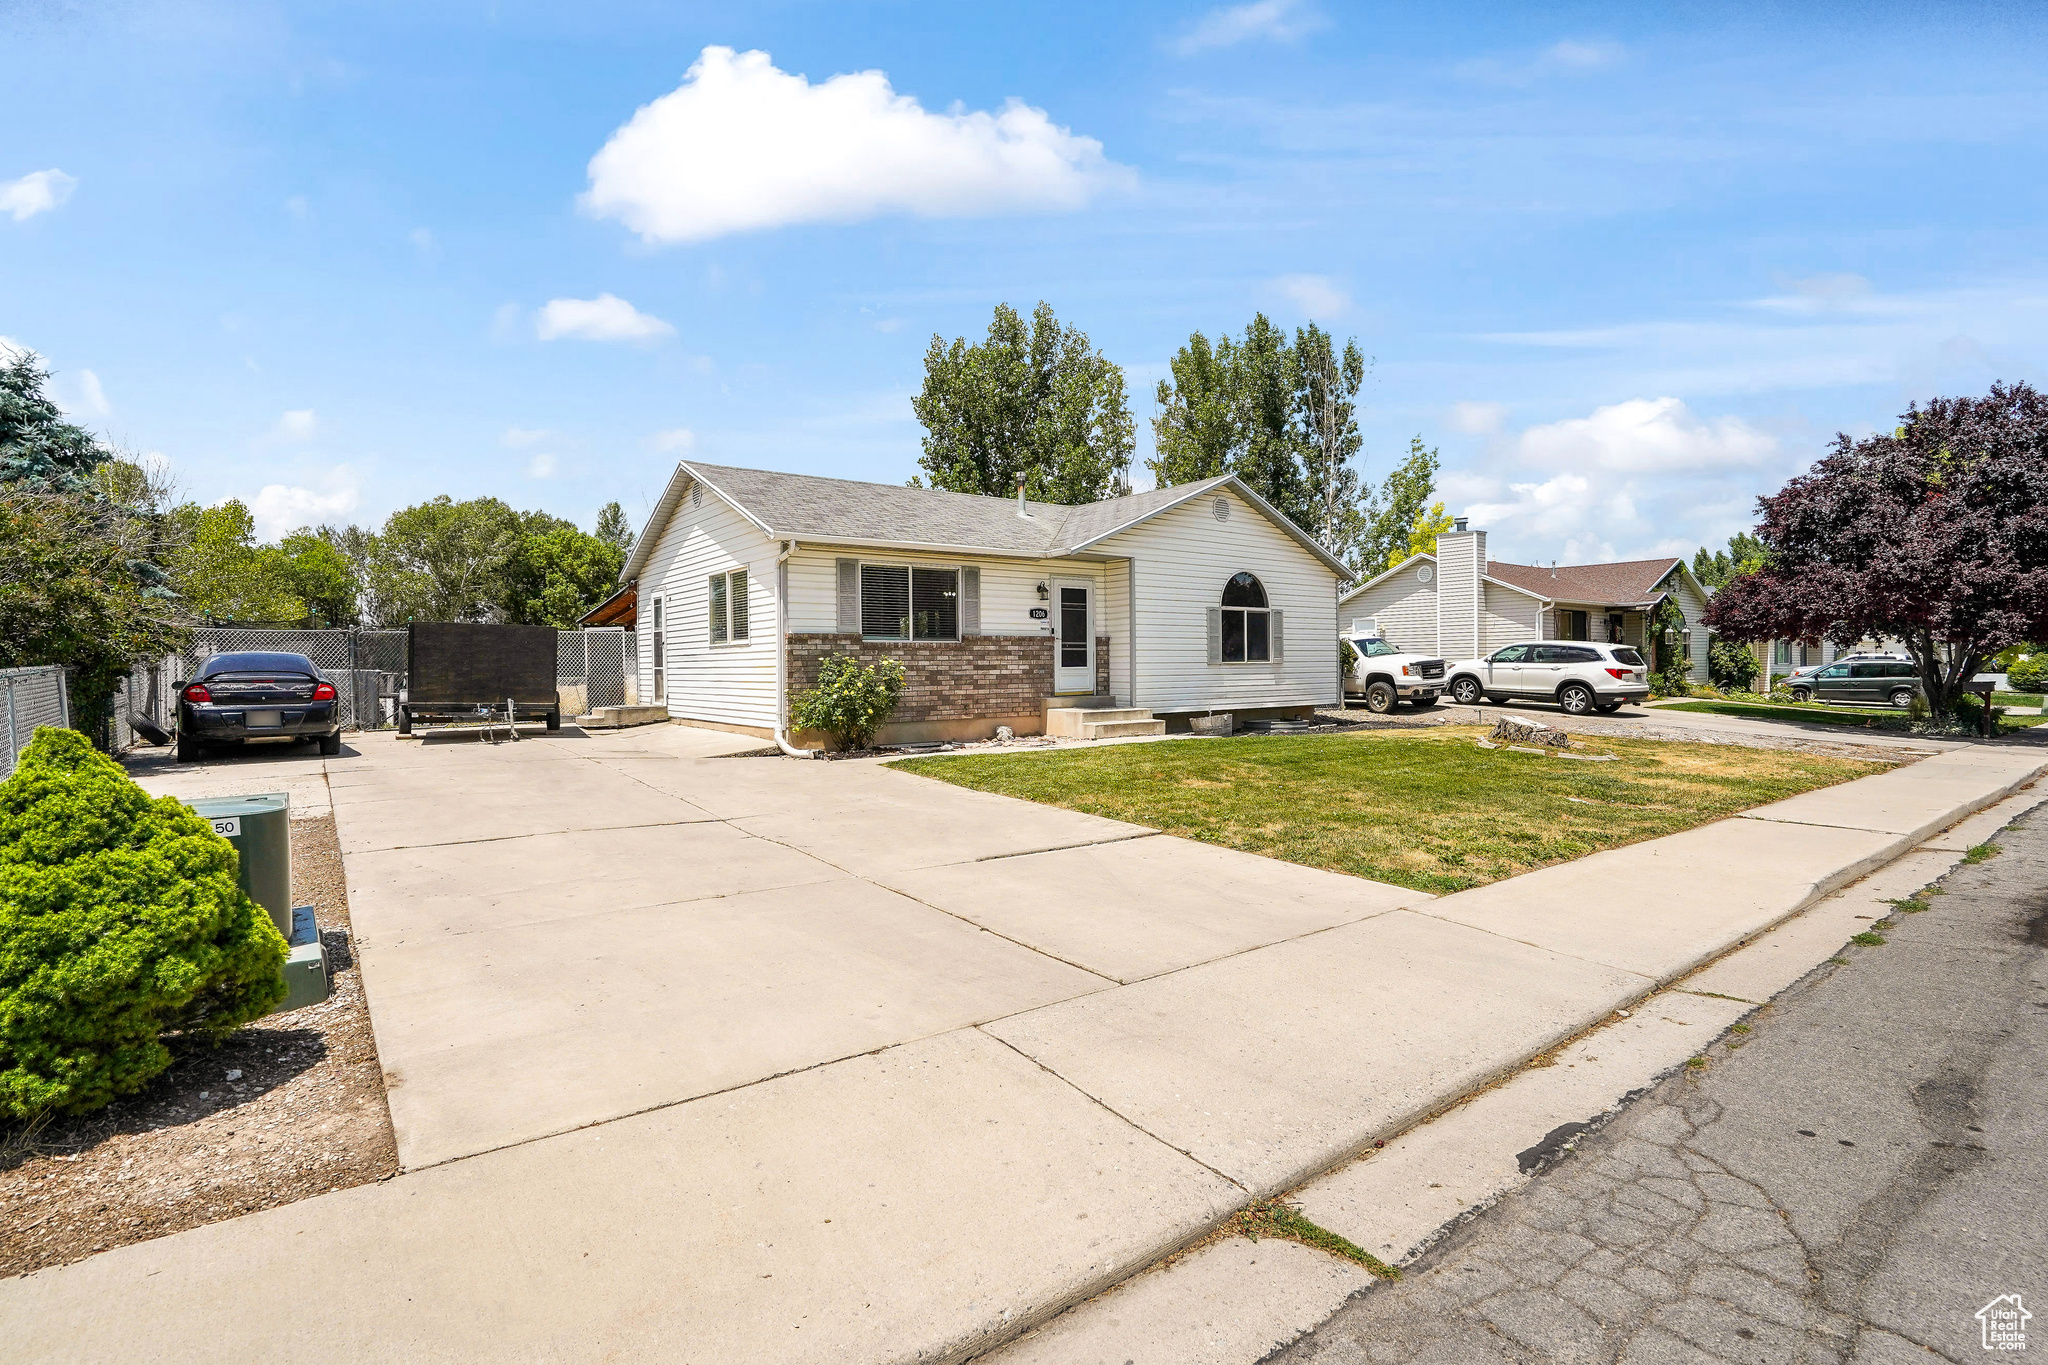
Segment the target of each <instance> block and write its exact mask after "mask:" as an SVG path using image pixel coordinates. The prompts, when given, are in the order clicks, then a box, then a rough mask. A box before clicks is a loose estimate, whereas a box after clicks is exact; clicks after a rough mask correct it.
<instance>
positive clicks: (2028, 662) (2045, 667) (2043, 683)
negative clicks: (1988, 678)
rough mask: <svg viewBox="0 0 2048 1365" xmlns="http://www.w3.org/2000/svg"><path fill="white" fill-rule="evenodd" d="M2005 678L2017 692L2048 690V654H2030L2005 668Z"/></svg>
mask: <svg viewBox="0 0 2048 1365" xmlns="http://www.w3.org/2000/svg"><path fill="white" fill-rule="evenodd" d="M2005 680H2006V682H2007V683H2009V684H2011V686H2012V690H2013V691H2015V692H2041V691H2048V654H2029V655H2028V656H2027V657H2026V658H2024V659H2021V660H2019V661H2018V662H2017V663H2015V664H2014V665H2013V666H2012V667H2011V668H2008V669H2007V670H2005Z"/></svg>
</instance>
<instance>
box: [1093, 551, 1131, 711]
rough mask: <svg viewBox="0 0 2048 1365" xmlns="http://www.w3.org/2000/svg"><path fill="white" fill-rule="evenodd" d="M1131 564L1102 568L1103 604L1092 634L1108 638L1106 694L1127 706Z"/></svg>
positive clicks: (1127, 562)
mask: <svg viewBox="0 0 2048 1365" xmlns="http://www.w3.org/2000/svg"><path fill="white" fill-rule="evenodd" d="M1130 631H1131V564H1130V561H1129V560H1118V561H1116V562H1115V563H1112V564H1106V565H1104V566H1103V574H1102V603H1101V605H1100V606H1099V607H1097V608H1096V613H1095V633H1096V634H1097V635H1098V636H1101V635H1106V636H1108V637H1109V692H1110V695H1111V696H1113V697H1116V698H1117V699H1118V700H1119V701H1121V702H1123V703H1124V704H1126V705H1128V704H1129V702H1130V696H1131V646H1130V641H1129V638H1128V637H1129V635H1130Z"/></svg>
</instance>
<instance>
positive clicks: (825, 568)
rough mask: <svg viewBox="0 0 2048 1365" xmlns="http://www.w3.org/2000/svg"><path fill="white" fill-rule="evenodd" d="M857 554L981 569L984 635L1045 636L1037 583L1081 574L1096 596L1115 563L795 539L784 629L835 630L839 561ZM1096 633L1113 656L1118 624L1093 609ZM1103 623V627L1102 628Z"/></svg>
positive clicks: (866, 559)
mask: <svg viewBox="0 0 2048 1365" xmlns="http://www.w3.org/2000/svg"><path fill="white" fill-rule="evenodd" d="M842 559H853V560H858V561H860V562H862V563H865V564H909V565H912V566H917V565H930V566H933V567H937V568H947V569H955V568H968V567H973V568H976V569H979V570H980V573H979V575H978V577H979V578H980V580H981V633H982V634H983V635H1046V636H1050V635H1051V633H1052V631H1051V625H1050V621H1051V618H1050V616H1048V617H1047V619H1046V620H1042V621H1034V620H1033V619H1031V609H1032V608H1033V607H1050V606H1051V603H1050V602H1044V601H1040V600H1039V597H1038V585H1039V584H1040V583H1050V581H1051V580H1052V579H1053V578H1056V577H1057V578H1083V579H1086V580H1088V582H1089V583H1090V584H1091V585H1092V586H1093V587H1094V588H1095V590H1096V593H1097V597H1098V602H1099V601H1100V600H1101V593H1102V591H1103V580H1104V579H1105V578H1106V577H1107V571H1108V570H1110V569H1112V568H1114V567H1116V566H1114V565H1110V564H1101V563H1096V562H1093V561H1090V560H1084V559H999V558H990V557H982V556H963V555H937V554H921V553H899V552H897V551H895V550H883V549H879V548H877V549H862V548H860V547H858V546H832V545H815V546H814V545H799V546H798V548H797V552H796V553H795V554H793V555H791V556H790V557H789V629H790V631H791V632H792V633H793V634H799V635H831V634H835V633H837V632H838V630H839V612H838V601H839V567H838V566H839V561H840V560H842ZM1096 623H1097V629H1096V633H1097V634H1098V635H1101V634H1108V635H1110V636H1111V637H1112V644H1111V648H1110V657H1111V658H1112V659H1114V658H1115V657H1116V646H1115V643H1114V640H1115V637H1116V636H1118V635H1120V634H1121V633H1122V630H1123V627H1122V625H1121V624H1120V623H1119V622H1118V621H1117V620H1116V619H1115V618H1114V617H1111V616H1109V615H1108V614H1106V613H1105V612H1103V611H1102V609H1101V607H1100V606H1099V605H1098V607H1097V609H1096ZM1105 628H1106V629H1105Z"/></svg>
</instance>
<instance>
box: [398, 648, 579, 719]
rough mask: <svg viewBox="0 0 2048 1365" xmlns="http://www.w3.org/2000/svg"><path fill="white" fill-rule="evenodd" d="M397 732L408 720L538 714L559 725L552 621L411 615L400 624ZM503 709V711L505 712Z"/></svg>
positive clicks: (506, 716) (559, 701)
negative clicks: (476, 621) (473, 621)
mask: <svg viewBox="0 0 2048 1365" xmlns="http://www.w3.org/2000/svg"><path fill="white" fill-rule="evenodd" d="M406 666H407V667H406V690H405V696H404V697H403V698H402V699H400V701H399V703H398V733H400V734H401V735H409V734H411V733H412V727H413V725H414V724H415V723H421V724H435V723H442V724H445V723H448V722H451V721H476V720H483V719H495V720H499V721H518V720H545V721H546V722H547V727H548V729H550V730H559V729H561V728H562V699H561V694H560V693H559V692H558V691H556V688H555V628H554V627H553V626H494V625H468V624H464V623H461V622H454V621H415V622H413V623H412V624H411V625H409V626H407V627H406ZM508 712H509V714H508Z"/></svg>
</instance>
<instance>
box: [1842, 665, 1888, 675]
mask: <svg viewBox="0 0 2048 1365" xmlns="http://www.w3.org/2000/svg"><path fill="white" fill-rule="evenodd" d="M1849 676H1850V677H1852V678H1883V677H1888V676H1890V674H1889V672H1888V670H1887V669H1886V668H1885V666H1884V665H1883V664H1851V665H1850V666H1849Z"/></svg>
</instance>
